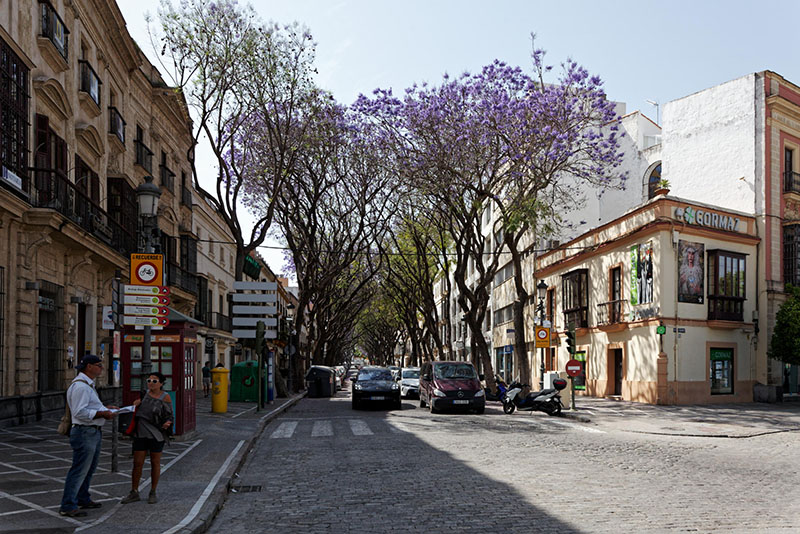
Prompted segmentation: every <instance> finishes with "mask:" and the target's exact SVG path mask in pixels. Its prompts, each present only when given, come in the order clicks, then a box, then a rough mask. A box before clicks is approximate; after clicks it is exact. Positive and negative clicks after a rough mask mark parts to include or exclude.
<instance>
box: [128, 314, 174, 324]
mask: <svg viewBox="0 0 800 534" xmlns="http://www.w3.org/2000/svg"><path fill="white" fill-rule="evenodd" d="M122 324H124V325H127V326H167V325H168V324H169V319H167V318H166V317H140V316H138V315H125V316H124V317H123V318H122Z"/></svg>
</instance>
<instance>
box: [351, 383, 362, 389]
mask: <svg viewBox="0 0 800 534" xmlns="http://www.w3.org/2000/svg"><path fill="white" fill-rule="evenodd" d="M353 389H361V384H359V383H358V382H355V383H354V384H353Z"/></svg>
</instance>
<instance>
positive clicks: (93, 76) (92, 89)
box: [78, 60, 103, 107]
mask: <svg viewBox="0 0 800 534" xmlns="http://www.w3.org/2000/svg"><path fill="white" fill-rule="evenodd" d="M78 65H79V66H80V70H81V91H83V92H84V93H87V94H88V95H89V96H90V97H91V98H92V100H94V103H95V104H97V106H98V107H99V106H100V86H101V85H102V84H103V82H101V81H100V78H99V77H98V76H97V73H96V72H95V71H94V69H93V68H92V66H91V65H89V62H88V61H84V60H80V61H78Z"/></svg>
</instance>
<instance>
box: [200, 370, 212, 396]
mask: <svg viewBox="0 0 800 534" xmlns="http://www.w3.org/2000/svg"><path fill="white" fill-rule="evenodd" d="M202 371H203V396H204V397H208V393H209V392H210V391H211V362H206V364H205V365H204V366H203V369H202Z"/></svg>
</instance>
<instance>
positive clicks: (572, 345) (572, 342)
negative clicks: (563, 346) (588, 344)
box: [566, 325, 575, 356]
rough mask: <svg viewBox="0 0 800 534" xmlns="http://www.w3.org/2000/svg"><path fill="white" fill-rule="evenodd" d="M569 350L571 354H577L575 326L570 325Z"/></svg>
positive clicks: (568, 335) (568, 332) (567, 339)
mask: <svg viewBox="0 0 800 534" xmlns="http://www.w3.org/2000/svg"><path fill="white" fill-rule="evenodd" d="M566 341H567V352H569V354H570V356H574V355H575V327H574V326H572V325H570V327H569V329H568V330H567V338H566Z"/></svg>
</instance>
